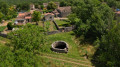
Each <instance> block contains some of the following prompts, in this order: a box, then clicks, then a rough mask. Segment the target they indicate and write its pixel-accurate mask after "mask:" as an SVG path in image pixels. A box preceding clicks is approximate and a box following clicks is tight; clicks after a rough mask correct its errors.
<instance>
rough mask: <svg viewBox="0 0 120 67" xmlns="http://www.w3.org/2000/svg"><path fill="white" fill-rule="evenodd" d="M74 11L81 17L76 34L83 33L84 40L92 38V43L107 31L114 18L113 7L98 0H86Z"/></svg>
mask: <svg viewBox="0 0 120 67" xmlns="http://www.w3.org/2000/svg"><path fill="white" fill-rule="evenodd" d="M73 13H75V14H76V15H77V17H76V18H78V19H79V21H77V23H76V31H75V33H76V35H77V36H81V35H83V36H84V38H85V39H84V40H88V39H89V38H90V41H91V43H92V42H94V40H96V38H97V37H98V38H101V35H103V34H105V33H107V31H108V30H109V29H110V28H111V24H112V22H113V19H114V14H113V12H112V10H111V8H110V7H109V6H108V5H107V4H101V3H100V2H99V1H97V0H86V1H84V5H81V6H77V7H74V8H73ZM74 21H75V20H74Z"/></svg>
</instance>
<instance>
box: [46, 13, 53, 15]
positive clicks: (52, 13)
mask: <svg viewBox="0 0 120 67" xmlns="http://www.w3.org/2000/svg"><path fill="white" fill-rule="evenodd" d="M49 14H50V15H54V14H53V13H46V14H44V15H49Z"/></svg>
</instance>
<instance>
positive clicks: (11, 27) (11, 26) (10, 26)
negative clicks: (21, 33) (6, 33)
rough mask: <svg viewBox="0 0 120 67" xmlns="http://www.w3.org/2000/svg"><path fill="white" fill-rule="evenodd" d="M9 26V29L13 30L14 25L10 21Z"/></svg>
mask: <svg viewBox="0 0 120 67" xmlns="http://www.w3.org/2000/svg"><path fill="white" fill-rule="evenodd" d="M7 28H8V30H12V29H13V25H12V23H11V22H9V23H8V24H7Z"/></svg>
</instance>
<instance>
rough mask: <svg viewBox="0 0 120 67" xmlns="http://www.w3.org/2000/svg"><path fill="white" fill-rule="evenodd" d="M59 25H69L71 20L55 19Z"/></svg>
mask: <svg viewBox="0 0 120 67" xmlns="http://www.w3.org/2000/svg"><path fill="white" fill-rule="evenodd" d="M55 21H56V23H57V24H58V26H60V27H67V26H70V24H69V22H68V21H67V20H66V21H65V20H55Z"/></svg>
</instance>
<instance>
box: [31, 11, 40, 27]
mask: <svg viewBox="0 0 120 67" xmlns="http://www.w3.org/2000/svg"><path fill="white" fill-rule="evenodd" d="M40 20H41V13H40V12H39V11H34V13H33V15H32V21H34V22H36V25H38V22H39V21H40Z"/></svg>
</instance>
